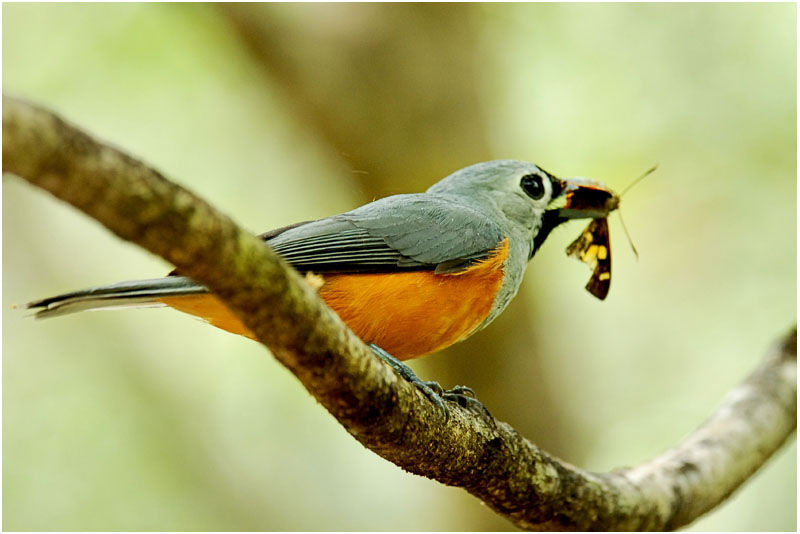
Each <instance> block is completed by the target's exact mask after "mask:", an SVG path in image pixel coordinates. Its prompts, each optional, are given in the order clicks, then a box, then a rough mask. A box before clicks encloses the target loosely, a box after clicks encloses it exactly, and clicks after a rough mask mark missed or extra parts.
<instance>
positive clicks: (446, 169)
mask: <svg viewBox="0 0 800 534" xmlns="http://www.w3.org/2000/svg"><path fill="white" fill-rule="evenodd" d="M2 22H3V37H2V39H3V41H2V44H3V49H2V50H3V89H4V91H6V92H7V93H9V94H13V95H16V96H20V97H24V98H27V99H30V100H32V101H34V102H37V103H40V104H44V105H46V106H49V107H51V108H52V109H54V110H56V111H58V112H60V113H61V114H63V116H65V117H66V118H68V119H69V120H71V121H73V122H75V123H77V124H79V125H80V126H82V127H83V128H85V129H87V130H88V131H90V132H92V133H93V134H95V135H96V136H98V137H100V138H102V139H105V140H107V141H109V142H111V143H113V144H115V145H117V146H119V147H121V148H123V149H124V150H126V151H128V152H129V153H131V154H133V155H136V156H138V157H140V158H142V159H143V160H144V161H146V162H148V163H150V164H152V165H154V166H156V167H157V168H158V169H160V170H162V171H163V172H165V173H166V174H167V175H168V176H170V177H171V178H173V179H174V180H176V181H178V182H180V183H182V184H183V185H185V186H186V187H188V188H190V189H192V190H193V191H195V192H197V193H198V194H200V195H201V196H203V197H205V198H207V199H209V200H210V201H212V202H213V203H214V204H215V205H216V206H218V207H219V208H220V209H222V210H224V211H225V212H228V213H230V214H232V215H233V216H234V217H235V219H236V220H238V221H239V222H240V223H241V224H242V225H244V226H245V227H247V228H250V229H251V230H253V231H254V232H261V231H264V230H267V229H269V228H273V227H276V226H281V225H284V224H287V223H291V222H295V221H298V220H306V219H313V218H317V217H322V216H325V215H330V214H333V213H337V212H341V211H345V210H348V209H351V208H353V207H355V206H357V205H360V204H362V203H364V202H366V201H369V200H372V199H374V198H376V197H380V196H384V195H387V194H392V193H400V192H414V191H421V190H424V189H425V188H426V187H428V186H429V185H430V184H432V183H433V182H435V181H436V180H438V179H439V178H441V177H443V176H445V175H446V174H449V173H450V172H452V171H453V170H455V169H457V168H460V167H463V166H465V165H468V164H471V163H474V162H478V161H484V160H489V159H496V158H516V159H523V160H530V161H534V162H536V163H538V164H540V165H541V166H543V167H544V168H546V169H548V170H549V171H550V172H552V173H555V174H557V175H561V176H575V175H582V176H590V177H593V178H596V179H599V180H602V181H603V182H605V183H607V184H608V185H609V186H611V187H613V188H615V189H617V190H619V189H621V188H623V187H624V186H625V185H626V184H628V183H629V182H630V181H631V180H632V179H633V178H635V177H636V176H637V175H639V174H640V173H641V172H642V171H644V170H645V169H647V168H648V167H650V166H651V165H653V164H655V163H658V164H659V165H660V167H659V170H658V171H657V173H655V174H653V175H652V176H650V177H649V178H648V179H647V180H645V181H644V182H642V183H641V184H639V185H638V186H637V187H636V188H635V189H633V190H632V191H630V193H629V194H628V195H627V196H626V197H625V199H624V202H623V212H624V216H625V220H626V223H627V225H628V227H629V229H630V231H631V234H632V236H633V238H634V240H635V243H636V246H637V247H638V249H639V252H640V258H639V260H638V261H637V260H636V258H635V257H634V256H633V254H632V253H631V251H630V248H629V246H628V244H627V242H626V239H625V237H624V234H623V232H622V229H621V226H620V222H619V218H618V217H617V216H616V215H615V216H613V217H612V218H611V234H612V241H613V249H614V263H613V267H614V271H613V272H614V276H613V284H612V288H611V293H610V296H609V298H608V299H607V300H606V301H605V302H599V301H597V300H595V299H594V298H593V297H591V296H590V295H589V294H588V293H587V292H586V291H584V289H583V286H584V284H585V283H586V281H587V280H588V278H589V275H590V273H589V271H588V270H587V268H586V266H585V265H583V264H581V263H579V262H577V261H575V260H573V259H570V258H567V257H566V256H565V254H564V248H565V247H566V245H567V244H568V243H569V242H570V241H571V240H572V239H573V238H574V237H576V236H577V235H578V233H579V232H580V230H581V229H582V228H583V224H582V223H572V224H570V225H566V226H565V227H563V228H560V229H559V230H558V231H556V232H554V234H553V235H551V237H550V238H549V239H548V242H547V243H546V244H545V247H544V249H543V250H542V251H541V252H540V253H539V254H538V255H537V257H536V259H535V260H534V261H533V262H532V263H531V265H530V266H529V268H528V272H527V276H526V280H525V283H524V285H523V289H522V291H521V292H520V294H519V296H518V297H517V298H516V300H515V301H514V303H513V304H512V305H511V306H510V307H509V309H508V310H507V311H506V313H505V314H504V315H503V316H502V317H501V318H500V319H498V320H497V321H496V322H495V323H494V324H493V325H492V326H491V327H490V328H488V329H487V330H485V331H483V332H481V333H480V334H478V335H476V336H474V337H473V338H472V339H470V340H469V341H468V342H466V343H463V344H461V345H460V346H456V347H453V348H452V349H449V350H447V351H445V352H443V353H442V354H439V355H437V356H435V357H429V358H426V359H423V360H420V361H417V362H414V363H413V364H412V366H413V367H414V368H415V369H416V371H417V372H418V373H419V374H420V375H421V376H422V377H425V378H431V379H432V378H435V379H437V380H439V381H441V382H442V383H443V384H445V385H447V386H452V385H455V384H456V383H458V384H469V385H471V386H472V387H473V388H474V389H475V390H476V391H477V393H478V396H479V398H480V399H481V400H482V401H483V402H484V403H485V404H486V405H487V406H488V407H489V408H490V409H491V410H492V412H493V413H494V414H495V415H496V416H498V417H499V418H501V419H503V420H505V421H508V422H509V423H511V424H512V425H514V426H515V427H516V428H518V429H519V430H520V431H521V432H522V433H523V434H524V435H525V436H527V437H528V438H530V439H532V440H533V441H534V442H536V443H537V444H539V445H541V446H543V447H545V448H546V449H547V450H549V451H551V452H552V453H554V454H556V455H558V456H560V457H561V458H564V459H566V460H568V461H570V462H573V463H575V464H577V465H580V466H582V467H586V468H588V469H593V470H607V469H611V468H614V467H617V466H623V465H632V464H636V463H639V462H642V461H644V460H646V459H648V458H650V457H652V456H654V455H656V454H658V453H659V452H661V451H663V450H664V449H665V448H667V447H669V446H671V445H673V444H675V443H676V442H677V441H679V440H680V439H681V438H682V437H683V436H685V435H686V434H687V433H688V432H690V431H691V430H692V429H693V428H694V427H696V426H697V425H698V424H700V423H701V422H702V421H703V420H704V418H705V417H706V416H707V415H708V414H709V413H710V412H711V411H712V410H713V409H714V408H715V407H716V406H717V405H718V403H719V402H720V400H721V399H722V397H723V396H724V395H725V393H726V392H727V391H728V390H729V389H731V388H732V387H733V386H734V385H735V384H736V383H738V382H739V381H740V380H741V379H742V378H743V377H744V376H746V374H747V373H748V372H749V371H750V370H751V369H752V368H753V367H754V365H755V364H756V362H757V361H758V360H759V359H760V358H761V356H762V354H763V353H764V351H765V350H766V348H767V346H768V345H769V344H770V343H771V342H773V341H774V340H775V339H776V338H777V337H778V336H780V335H781V334H783V333H784V332H785V331H786V330H787V329H788V328H789V327H790V325H791V324H792V323H793V322H794V321H795V320H796V294H797V293H796V290H797V287H796V243H797V241H796V99H795V98H796V20H795V6H794V5H792V4H782V5H774V4H773V5H770V4H746V5H744V4H739V5H726V4H713V5H691V4H671V5H667V4H648V5H632V4H615V5H603V4H591V5H570V4H552V5H551V4H535V5H525V4H515V5H488V4H487V5H481V4H469V5H378V4H342V5H335V4H327V5H313V4H302V5H295V4H278V5H258V4H248V5H235V4H226V5H209V4H194V5H186V4H146V5H144V4H113V5H112V4H85V5H75V4H58V5H56V4H4V5H3V19H2ZM170 268H171V266H170V265H167V264H166V263H165V262H164V261H163V260H161V259H159V258H155V257H153V256H151V255H150V254H149V253H147V252H145V251H143V250H141V249H138V248H137V247H135V246H132V245H129V244H127V243H124V242H121V241H119V240H118V239H116V238H115V237H113V236H112V235H111V234H110V233H108V232H107V231H106V230H104V229H103V228H102V227H101V226H99V225H98V224H97V223H95V222H93V221H92V220H89V219H88V218H87V217H85V216H83V215H82V214H80V213H78V212H77V211H76V210H74V209H72V208H70V207H68V206H66V205H64V204H62V203H60V202H58V201H56V200H54V199H52V198H51V197H49V196H48V195H47V194H46V193H43V192H41V191H39V190H36V189H34V188H32V187H31V186H29V185H27V184H26V183H24V182H22V181H21V180H19V179H16V178H14V177H9V176H4V177H3V299H2V300H3V308H2V310H3V313H2V315H3V490H4V491H3V512H4V514H3V527H4V529H6V530H300V529H304V530H305V529H310V530H362V529H367V530H420V529H421V530H464V529H466V530H506V529H511V528H513V527H512V526H511V525H510V524H509V523H507V522H506V521H505V520H503V519H501V518H499V517H498V516H496V515H495V514H494V513H493V512H492V511H491V510H489V509H488V508H487V507H485V506H483V505H482V504H481V503H480V502H478V501H477V500H476V499H474V498H473V497H471V496H470V495H468V494H466V493H465V492H463V491H462V490H459V489H454V488H447V487H444V486H442V485H440V484H438V483H435V482H432V481H429V480H426V479H423V478H420V477H416V476H413V475H409V474H407V473H405V472H403V471H401V470H400V469H399V468H398V467H395V466H394V465H392V464H390V463H388V462H386V461H384V460H382V459H381V458H379V457H378V456H376V455H375V454H373V453H371V452H369V451H367V450H365V449H364V448H363V447H362V446H361V445H360V444H358V443H357V442H356V441H355V440H354V439H353V438H351V437H350V436H349V435H348V434H347V433H346V432H345V431H344V430H343V429H342V428H341V427H340V426H339V425H338V424H337V423H336V422H335V421H334V420H333V419H332V418H331V417H330V416H329V415H328V414H327V412H325V411H324V409H322V408H321V407H320V406H319V405H317V404H316V403H315V402H314V401H313V400H312V398H311V397H310V396H309V395H308V394H307V393H306V392H305V390H304V389H303V388H302V387H301V386H300V384H299V383H298V382H297V380H296V379H295V378H294V377H293V376H292V375H291V374H290V373H288V372H287V371H286V370H285V369H284V368H282V367H281V366H280V365H279V364H278V363H277V362H276V361H275V360H274V359H273V358H271V357H270V355H269V353H268V352H267V351H266V350H265V349H263V348H262V347H261V346H259V345H257V344H256V343H253V342H251V341H247V340H245V339H241V338H238V337H235V336H232V335H230V334H227V333H225V332H222V331H219V330H217V329H215V328H211V327H208V326H206V325H204V324H202V323H201V322H200V321H198V320H195V319H193V318H190V317H188V316H185V315H182V314H180V313H177V312H174V311H171V310H152V309H151V310H136V311H125V312H101V313H94V314H83V315H76V316H70V317H64V318H61V319H58V320H52V321H45V322H39V321H34V320H33V319H30V318H28V317H27V315H28V314H27V313H26V312H25V311H23V310H22V309H12V305H13V304H24V303H25V302H27V301H29V300H32V299H34V298H40V297H45V296H49V295H51V294H55V293H58V292H62V291H66V290H72V289H77V288H82V287H86V286H91V285H97V284H103V283H110V282H116V281H119V280H129V279H135V278H147V277H154V276H159V275H161V274H162V273H166V272H167V271H168V270H169V269H170ZM790 441H792V443H790V444H788V445H787V446H786V447H785V448H784V449H782V450H781V451H780V452H779V453H778V454H777V455H776V457H775V458H773V459H772V460H771V461H770V462H769V463H768V464H767V465H766V466H765V467H764V468H763V469H762V470H761V471H760V472H759V473H758V474H757V475H756V476H755V477H754V478H753V479H752V480H750V481H749V482H748V483H747V484H746V485H745V486H744V487H743V488H742V489H741V490H739V491H738V492H737V493H736V494H735V495H734V496H733V498H732V499H730V501H728V502H727V503H726V504H725V505H723V506H721V507H720V508H718V509H717V510H715V511H714V512H712V513H710V514H708V515H707V516H706V517H704V518H702V519H701V520H700V521H698V522H696V523H695V524H694V525H692V526H691V529H696V530H789V531H794V530H795V528H796V487H797V486H796V448H795V444H794V442H793V440H790Z"/></svg>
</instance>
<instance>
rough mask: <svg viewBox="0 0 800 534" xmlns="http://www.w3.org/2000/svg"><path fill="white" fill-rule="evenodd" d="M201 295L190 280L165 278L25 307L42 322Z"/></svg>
mask: <svg viewBox="0 0 800 534" xmlns="http://www.w3.org/2000/svg"><path fill="white" fill-rule="evenodd" d="M204 293H208V289H206V288H205V286H202V285H200V284H198V283H197V282H195V281H194V280H192V279H191V278H186V277H185V276H167V277H165V278H154V279H152V280H134V281H131V282H119V283H117V284H111V285H108V286H100V287H92V288H89V289H84V290H81V291H73V292H72V293H64V294H63V295H57V296H55V297H50V298H46V299H42V300H37V301H34V302H30V303H28V305H27V307H28V308H29V309H34V310H36V314H35V316H36V318H39V319H42V318H45V317H57V316H59V315H66V314H69V313H75V312H79V311H84V310H100V309H110V308H145V307H153V306H165V305H166V304H165V303H164V302H163V301H162V299H164V298H169V297H182V296H190V295H199V294H204Z"/></svg>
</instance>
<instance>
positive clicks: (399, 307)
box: [163, 239, 508, 360]
mask: <svg viewBox="0 0 800 534" xmlns="http://www.w3.org/2000/svg"><path fill="white" fill-rule="evenodd" d="M507 257H508V239H506V240H504V241H503V243H502V244H501V245H500V246H499V247H498V248H497V250H496V251H495V253H494V254H492V255H491V256H490V257H489V258H487V259H486V260H484V261H481V262H479V263H477V264H476V265H473V266H472V267H470V268H469V269H467V270H465V271H462V272H460V273H453V274H434V273H433V272H432V271H412V272H400V273H379V274H332V275H325V276H324V283H323V285H322V287H321V288H320V289H319V294H320V296H321V297H322V298H323V299H324V300H325V303H326V304H327V305H328V306H329V307H330V308H331V309H333V310H334V311H335V312H336V313H337V314H339V317H341V318H342V320H343V321H344V322H345V323H346V324H347V326H348V327H350V329H351V330H352V331H353V332H355V333H356V335H358V337H360V338H361V339H362V340H364V341H365V342H367V343H375V344H376V345H378V346H379V347H381V348H382V349H384V350H386V351H387V352H389V353H390V354H392V355H393V356H395V357H396V358H398V359H400V360H407V359H410V358H416V357H418V356H423V355H425V354H430V353H431V352H435V351H437V350H441V349H443V348H445V347H448V346H450V345H452V344H453V343H456V342H458V341H461V340H463V339H465V338H466V337H468V336H469V335H470V334H471V333H472V332H473V331H474V330H475V328H477V327H478V325H480V324H481V322H483V320H484V319H485V318H486V317H487V316H488V315H489V312H490V311H491V310H492V305H493V304H494V298H495V296H496V295H497V292H498V291H499V290H500V287H501V286H502V285H503V264H504V263H505V260H506V258H507ZM163 302H164V303H165V304H167V305H169V306H172V307H173V308H176V309H178V310H180V311H183V312H186V313H190V314H192V315H197V316H199V317H202V318H204V319H206V320H208V321H209V322H210V323H211V324H213V325H214V326H217V327H219V328H222V329H224V330H228V331H229V332H233V333H235V334H240V335H244V336H247V337H250V338H253V337H254V336H253V334H252V332H250V331H249V330H248V329H247V328H246V327H245V326H244V325H243V324H242V322H241V321H239V319H238V318H236V316H235V315H233V313H231V312H230V310H228V309H227V308H226V307H225V306H224V305H223V304H222V303H221V302H220V301H219V300H218V299H217V298H216V297H214V296H212V295H191V296H184V297H170V298H168V299H163Z"/></svg>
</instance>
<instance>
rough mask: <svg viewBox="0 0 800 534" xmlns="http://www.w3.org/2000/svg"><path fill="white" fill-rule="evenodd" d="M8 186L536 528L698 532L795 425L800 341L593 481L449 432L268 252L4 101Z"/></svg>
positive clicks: (136, 167) (413, 467)
mask: <svg viewBox="0 0 800 534" xmlns="http://www.w3.org/2000/svg"><path fill="white" fill-rule="evenodd" d="M3 171H4V172H9V173H13V174H15V175H17V176H20V177H22V178H24V179H25V180H27V181H29V182H30V183H32V184H35V185H37V186H39V187H41V188H43V189H45V190H47V191H49V192H50V193H52V194H53V195H55V196H56V197H58V198H60V199H62V200H65V201H67V202H69V203H70V204H72V205H73V206H75V207H77V208H78V209H80V210H82V211H84V212H85V213H86V214H88V215H89V216H91V217H93V218H95V219H96V220H98V221H99V222H100V223H102V224H103V225H105V226H106V227H107V228H108V229H110V230H111V231H113V232H114V233H115V234H117V235H118V236H120V237H121V238H123V239H127V240H129V241H132V242H134V243H137V244H138V245H140V246H141V247H143V248H145V249H147V250H149V251H151V252H153V253H154V254H157V255H159V256H161V257H163V258H164V259H166V260H167V261H169V262H171V263H173V264H174V265H175V266H176V267H177V268H178V269H179V270H180V271H181V272H182V273H183V274H185V275H187V276H190V277H192V278H194V279H195V280H197V281H199V282H201V283H203V284H205V285H206V286H207V287H209V288H210V289H211V290H212V291H214V292H215V293H216V294H217V295H218V296H219V297H220V298H221V299H222V300H223V301H225V302H226V303H227V304H228V305H229V307H230V308H231V309H232V310H233V311H234V312H235V313H236V314H237V315H238V316H239V317H241V319H242V320H243V321H244V323H245V324H246V325H247V326H248V327H249V328H250V329H251V330H252V331H253V332H254V333H255V334H256V335H257V336H258V339H259V340H260V341H261V342H262V343H263V344H264V345H265V346H266V347H268V348H269V349H270V350H271V351H272V354H273V355H274V356H275V357H276V358H277V359H278V360H279V361H280V362H281V363H283V364H284V365H285V366H286V367H288V368H289V369H290V370H291V371H292V372H293V373H294V374H295V375H296V376H297V377H298V378H299V379H300V381H301V382H302V383H303V385H304V386H305V387H306V389H308V391H309V392H310V393H311V394H312V395H313V396H314V397H315V398H316V399H317V400H319V402H320V403H321V404H322V405H323V406H325V408H326V409H327V410H328V411H330V412H331V413H332V414H333V415H334V416H335V417H336V418H337V419H338V420H339V422H340V423H341V424H342V425H343V426H344V427H345V428H346V429H347V431H348V432H350V433H351V434H352V435H353V436H354V437H355V438H356V439H358V440H359V441H360V442H361V443H362V444H364V445H365V446H366V447H368V448H370V449H372V450H373V451H375V452H377V453H378V454H380V455H381V456H383V457H384V458H386V459H387V460H389V461H391V462H394V463H395V464H397V465H399V466H400V467H402V468H404V469H406V470H408V471H411V472H413V473H417V474H420V475H423V476H426V477H429V478H432V479H435V480H438V481H440V482H442V483H444V484H448V485H453V486H460V487H462V488H464V489H466V490H467V491H469V492H470V493H472V494H473V495H475V496H476V497H478V498H479V499H481V500H483V501H484V502H486V503H487V504H488V505H489V506H491V507H492V508H493V509H494V510H496V511H497V512H498V513H500V514H502V515H503V516H505V517H507V518H508V519H509V520H511V521H513V522H514V523H515V524H516V525H518V526H519V527H522V528H527V529H553V530H556V529H557V530H575V529H578V530H666V529H674V528H677V527H680V526H682V525H686V524H687V523H689V522H691V521H693V520H694V519H696V518H697V517H699V516H700V515H701V514H703V513H704V512H707V511H708V510H710V509H712V508H714V507H715V506H717V505H718V504H719V503H720V502H722V501H723V500H724V499H725V498H726V497H727V496H728V495H730V494H731V493H732V492H733V491H734V490H735V489H736V488H737V487H738V486H739V485H741V484H742V483H743V482H744V481H745V480H747V478H748V477H749V476H750V475H751V474H752V473H753V472H755V471H756V470H757V469H758V468H759V467H760V466H761V465H762V464H763V463H764V462H765V461H766V460H767V459H768V458H769V457H770V456H771V455H772V454H773V453H774V452H775V451H776V450H777V449H778V448H779V447H780V446H781V445H782V444H783V443H784V442H785V441H786V439H787V438H788V437H789V436H790V435H791V434H792V433H793V432H794V429H795V426H796V413H797V406H796V401H795V399H796V389H797V378H796V367H797V363H796V362H797V358H796V354H797V346H796V332H795V331H794V330H793V331H792V332H791V333H789V334H788V335H787V336H786V337H785V338H784V339H783V340H782V341H781V342H779V343H778V344H777V345H776V347H775V348H773V349H772V350H771V351H770V352H769V354H768V355H767V356H766V358H765V359H764V360H763V361H762V362H761V364H760V365H759V367H758V368H757V369H756V370H755V371H754V372H753V374H752V375H751V376H750V377H748V378H747V379H746V380H745V381H744V382H743V383H742V384H741V385H740V386H738V387H737V388H736V389H734V390H733V391H731V393H730V394H729V395H728V396H727V398H726V399H725V400H724V402H723V404H722V406H721V407H720V408H719V409H717V411H716V412H714V413H713V414H712V416H711V417H710V418H709V419H708V420H707V421H706V422H705V423H704V424H703V425H702V426H701V427H700V428H698V429H697V430H696V431H695V432H694V433H693V434H691V435H690V436H689V437H688V438H687V439H686V440H684V441H683V442H682V443H680V444H678V445H677V446H675V447H674V448H672V449H670V450H668V451H667V452H666V453H664V454H662V455H661V456H659V457H657V458H655V459H653V460H651V461H649V462H647V463H645V464H643V465H640V466H638V467H635V468H632V469H626V470H620V471H614V472H611V473H600V474H598V473H590V472H586V471H583V470H580V469H578V468H576V467H574V466H571V465H569V464H567V463H565V462H562V461H560V460H558V459H556V458H554V457H552V456H550V455H548V454H547V453H546V452H544V451H542V450H540V449H539V448H538V447H536V446H535V445H533V444H532V443H531V442H530V441H528V440H527V439H525V438H523V437H522V436H520V435H519V434H518V433H517V432H516V431H515V430H514V429H513V428H511V427H510V426H509V425H507V424H505V423H502V422H499V421H494V420H489V419H488V418H487V417H486V416H485V415H481V414H475V413H472V412H470V411H467V410H464V409H462V408H460V407H459V406H456V405H451V406H450V412H451V416H450V418H449V419H448V420H445V419H444V418H443V416H442V414H441V413H440V411H439V410H438V409H437V408H436V407H435V406H434V405H433V404H431V403H430V402H429V401H428V400H427V399H426V398H425V397H424V396H423V395H422V394H421V393H419V392H418V391H417V390H416V389H415V388H414V387H413V386H411V385H410V384H408V383H407V382H405V381H404V380H402V379H399V378H398V376H397V375H396V374H395V373H394V372H393V371H392V370H391V369H390V368H389V367H388V366H387V365H385V364H384V363H383V362H382V361H381V360H379V359H378V358H377V357H375V356H374V355H373V354H372V352H371V351H370V350H369V349H368V348H367V347H366V346H365V345H364V344H363V343H362V342H361V341H360V340H359V339H358V338H357V337H356V336H355V335H354V334H353V333H352V332H350V331H349V330H348V329H347V328H346V327H345V326H344V324H343V323H342V322H341V320H339V318H338V317H337V316H336V315H335V314H334V313H333V312H331V311H330V310H329V309H328V308H327V307H326V306H325V305H324V303H323V302H322V301H321V300H320V299H319V298H318V297H317V295H316V294H315V292H314V291H313V290H312V289H311V288H310V287H309V286H308V284H306V283H305V282H304V281H303V280H302V278H301V277H300V276H299V275H298V274H297V273H296V272H294V270H292V269H291V268H290V267H289V266H288V265H287V264H286V263H285V262H284V261H283V260H282V259H281V258H280V257H279V256H278V255H277V254H275V253H274V252H273V251H272V250H271V249H270V248H269V247H267V246H265V245H264V243H263V242H262V241H261V240H259V239H258V238H257V237H255V236H254V235H251V234H249V233H248V232H245V231H244V230H242V229H240V228H239V227H238V226H237V225H236V224H235V223H234V222H233V221H232V220H231V219H230V218H228V217H226V216H224V215H222V214H220V213H219V212H217V211H216V210H215V209H214V208H213V207H212V206H210V205H209V204H208V203H206V202H204V201H203V200H201V199H200V198H198V197H196V196H195V195H193V194H192V193H190V192H188V191H186V190H185V189H183V188H181V187H179V186H177V185H175V184H173V183H172V182H170V181H168V180H167V179H166V178H164V177H163V176H162V175H161V174H160V173H158V172H157V171H155V170H153V169H152V168H150V167H148V166H147V165H145V164H143V163H141V162H139V161H137V160H135V159H133V158H132V157H130V156H128V155H126V154H124V153H123V152H121V151H119V150H117V149H115V148H112V147H111V146H108V145H107V144H104V143H101V142H98V141H96V140H94V139H93V138H91V137H90V136H88V135H87V134H85V133H83V132H81V131H80V130H78V129H77V128H75V127H73V126H71V125H69V124H67V123H66V122H64V121H63V120H61V119H60V118H58V117H57V116H55V115H54V114H52V113H50V112H48V111H45V110H43V109H41V108H38V107H36V106H33V105H30V104H27V103H23V102H21V101H19V100H16V99H13V98H9V97H5V96H4V97H3Z"/></svg>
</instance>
